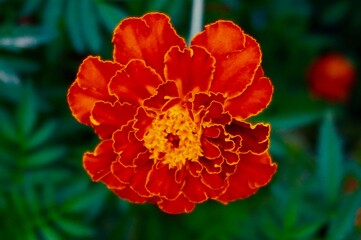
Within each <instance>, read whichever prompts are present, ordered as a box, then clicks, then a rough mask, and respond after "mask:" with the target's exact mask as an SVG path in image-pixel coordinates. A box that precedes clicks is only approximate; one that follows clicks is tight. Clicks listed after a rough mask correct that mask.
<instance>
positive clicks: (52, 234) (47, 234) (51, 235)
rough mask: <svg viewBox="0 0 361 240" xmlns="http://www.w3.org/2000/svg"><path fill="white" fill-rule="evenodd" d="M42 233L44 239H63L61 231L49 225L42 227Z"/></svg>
mask: <svg viewBox="0 0 361 240" xmlns="http://www.w3.org/2000/svg"><path fill="white" fill-rule="evenodd" d="M39 230H40V233H41V235H42V236H43V238H42V239H51V240H61V239H63V238H62V237H61V235H59V233H57V232H56V231H55V230H54V229H52V228H50V227H49V226H46V225H43V226H42V227H41V228H40V229H39Z"/></svg>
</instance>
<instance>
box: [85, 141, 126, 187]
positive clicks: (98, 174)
mask: <svg viewBox="0 0 361 240" xmlns="http://www.w3.org/2000/svg"><path fill="white" fill-rule="evenodd" d="M117 157H118V155H117V154H115V153H114V151H113V148H112V141H111V140H105V141H102V142H100V144H99V145H98V146H97V147H96V148H95V150H94V152H86V153H85V154H84V156H83V167H84V169H85V170H86V171H87V173H88V174H89V176H90V177H91V179H92V180H93V181H95V182H99V181H102V182H103V183H104V184H105V185H107V187H109V188H116V187H121V186H122V183H120V182H119V181H118V180H117V179H116V178H115V177H114V175H113V174H112V173H111V170H110V169H111V165H112V163H113V162H114V161H116V159H117Z"/></svg>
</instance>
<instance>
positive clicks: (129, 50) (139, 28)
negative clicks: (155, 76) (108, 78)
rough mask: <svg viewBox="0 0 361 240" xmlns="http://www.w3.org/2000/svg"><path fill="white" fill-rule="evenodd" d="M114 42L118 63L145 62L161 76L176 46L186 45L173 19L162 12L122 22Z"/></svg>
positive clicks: (114, 54)
mask: <svg viewBox="0 0 361 240" xmlns="http://www.w3.org/2000/svg"><path fill="white" fill-rule="evenodd" d="M113 43H114V52H113V58H114V60H115V61H117V62H119V63H121V64H126V63H127V62H129V61H130V60H131V59H142V60H144V61H145V62H146V63H147V65H148V66H150V67H152V68H153V69H155V70H156V71H157V72H158V73H159V74H160V75H161V76H163V69H164V55H165V53H166V52H167V51H168V50H169V49H170V48H171V47H172V46H179V47H180V48H184V47H185V46H186V44H185V41H184V39H183V38H181V37H180V36H179V35H178V34H177V33H176V31H175V30H174V28H173V26H172V25H171V24H170V19H169V17H167V16H166V15H164V14H160V13H152V14H146V15H144V16H142V17H140V18H127V19H126V20H124V21H122V22H121V23H120V24H119V25H118V26H117V27H116V28H115V30H114V36H113Z"/></svg>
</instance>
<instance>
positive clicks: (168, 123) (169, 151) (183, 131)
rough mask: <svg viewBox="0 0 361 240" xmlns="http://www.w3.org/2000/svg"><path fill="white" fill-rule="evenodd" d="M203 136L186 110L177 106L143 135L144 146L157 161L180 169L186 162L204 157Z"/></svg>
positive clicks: (154, 121) (161, 116) (163, 115)
mask: <svg viewBox="0 0 361 240" xmlns="http://www.w3.org/2000/svg"><path fill="white" fill-rule="evenodd" d="M200 136H201V128H200V127H199V126H198V125H197V123H196V122H194V121H193V120H192V119H191V118H190V116H189V114H188V112H187V111H186V110H185V109H184V108H182V107H181V106H179V105H176V106H174V107H172V108H170V109H169V110H167V112H166V113H165V114H162V115H158V116H157V117H156V118H155V119H154V120H153V122H152V125H151V127H150V128H149V129H148V131H147V132H146V134H145V135H144V146H145V147H146V148H148V150H149V152H150V153H151V157H150V158H152V159H154V161H158V160H161V161H163V163H164V164H169V168H173V167H177V168H181V167H182V166H183V165H184V164H185V163H186V161H198V157H200V156H202V149H201V144H200Z"/></svg>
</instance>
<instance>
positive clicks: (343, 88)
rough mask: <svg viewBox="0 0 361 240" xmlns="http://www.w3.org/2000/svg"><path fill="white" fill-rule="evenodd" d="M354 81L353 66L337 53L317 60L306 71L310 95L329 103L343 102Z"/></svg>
mask: <svg viewBox="0 0 361 240" xmlns="http://www.w3.org/2000/svg"><path fill="white" fill-rule="evenodd" d="M354 80H355V69H354V66H353V64H352V63H351V62H350V61H349V60H348V59H347V58H346V57H345V56H343V55H341V54H338V53H330V54H327V55H324V56H322V57H320V58H317V59H316V60H315V61H314V62H313V63H312V64H311V66H310V68H309V71H308V83H309V87H310V90H311V92H312V94H314V95H315V96H317V97H320V98H322V99H325V100H327V101H330V102H344V101H345V100H346V99H347V97H348V95H349V93H350V90H351V86H352V83H353V82H354Z"/></svg>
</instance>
